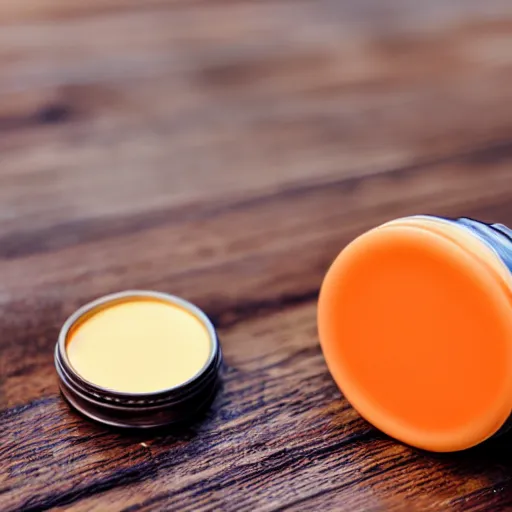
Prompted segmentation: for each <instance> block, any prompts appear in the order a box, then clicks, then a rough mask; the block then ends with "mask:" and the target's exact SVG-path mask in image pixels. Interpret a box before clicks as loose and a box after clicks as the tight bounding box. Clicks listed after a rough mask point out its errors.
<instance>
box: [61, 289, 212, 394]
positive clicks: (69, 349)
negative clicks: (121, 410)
mask: <svg viewBox="0 0 512 512" xmlns="http://www.w3.org/2000/svg"><path fill="white" fill-rule="evenodd" d="M59 345H60V351H61V354H63V358H64V359H65V360H66V362H67V363H68V365H69V367H70V368H71V369H72V370H73V371H74V372H75V373H76V374H77V375H78V376H79V377H80V378H81V379H82V380H84V381H85V382H87V383H88V384H89V385H92V386H93V387H98V388H102V389H105V390H110V391H113V392H114V393H118V394H125V393H126V394H129V395H137V394H150V393H159V392H163V391H169V390H171V389H173V388H179V387H181V386H184V385H186V384H188V383H190V382H191V381H193V380H195V379H196V378H197V377H199V376H200V375H201V374H202V372H203V371H204V370H205V369H206V368H207V367H208V365H209V364H210V362H211V361H212V358H213V357H214V355H215V350H216V336H215V332H214V329H213V326H212V325H211V322H210V321H209V320H208V318H207V317H206V316H205V315H204V313H202V311H201V310H199V309H198V308H196V307H195V306H194V305H192V304H190V303H188V302H187V301H184V300H182V299H180V298H178V297H174V296H171V295H167V294H160V293H156V292H121V293H118V294H114V295H109V296H107V297H103V298H102V299H99V300H97V301H95V302H92V303H90V304H88V305H86V306H84V307H83V308H81V309H79V310H78V311H77V312H76V313H75V314H74V315H72V316H71V317H70V318H69V319H68V321H67V322H66V324H65V325H64V327H63V329H62V332H61V336H60V339H59Z"/></svg>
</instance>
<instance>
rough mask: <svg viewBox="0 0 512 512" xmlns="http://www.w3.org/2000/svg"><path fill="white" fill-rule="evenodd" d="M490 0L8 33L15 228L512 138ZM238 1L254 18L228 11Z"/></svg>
mask: <svg viewBox="0 0 512 512" xmlns="http://www.w3.org/2000/svg"><path fill="white" fill-rule="evenodd" d="M472 5H473V4H472ZM475 5H476V4H475ZM475 5H473V6H472V7H471V9H474V10H475V13H474V14H475V16H476V14H478V13H479V12H480V9H483V10H484V11H485V10H486V9H489V10H490V12H489V13H488V15H486V16H484V15H482V16H481V17H479V18H475V20H474V21H473V18H472V17H471V12H472V11H471V9H470V11H466V10H465V9H466V7H464V8H462V7H460V8H458V9H455V11H454V12H451V11H450V10H449V9H448V12H446V13H445V9H444V8H443V7H442V5H441V4H440V3H436V4H435V5H433V6H430V7H428V8H426V9H425V10H426V11H427V12H423V10H421V11H420V14H422V15H420V14H416V15H415V14H414V10H415V9H416V8H417V6H416V2H415V3H414V8H413V4H412V3H409V2H404V13H403V14H397V15H398V16H399V18H397V21H396V23H390V21H389V17H387V16H377V13H378V12H380V11H379V9H378V7H377V6H376V5H374V4H370V5H369V7H368V8H369V9H370V13H366V14H365V16H368V18H364V16H363V13H362V12H359V10H358V9H355V11H356V12H355V13H352V10H353V8H351V7H350V6H348V5H347V6H346V7H344V8H343V7H336V6H335V5H333V3H332V2H328V1H321V2H318V3H315V4H314V5H313V4H311V3H310V2H290V3H287V2H277V3H276V2H269V3H266V2H262V3H261V5H260V4H259V3H256V4H255V3H250V2H248V3H243V2H242V3H239V4H235V5H233V6H228V5H224V6H222V5H220V6H219V5H212V6H210V7H208V6H203V5H201V6H200V7H199V6H198V7H197V8H190V9H187V8H185V7H183V6H182V7H181V8H180V9H181V10H180V9H179V10H178V11H179V12H178V13H176V12H175V11H174V10H173V9H171V10H169V11H167V10H166V9H163V10H162V9H160V10H159V9H156V10H152V9H149V8H148V10H147V11H145V12H144V14H143V15H140V14H138V13H131V12H129V11H128V12H125V11H120V12H119V13H117V12H116V13H115V14H110V15H105V16H99V17H92V18H87V17H85V18H81V17H78V18H77V19H76V20H74V21H69V23H64V22H62V21H57V22H54V23H51V22H49V23H48V24H27V25H23V27H21V28H20V26H18V25H16V26H13V27H12V28H7V29H5V30H2V31H1V32H0V71H1V72H0V131H1V132H2V137H0V150H1V151H2V158H3V170H2V186H1V187H0V232H1V233H12V232H19V231H20V230H22V231H24V230H27V229H30V228H32V229H45V228H47V227H48V226H51V225H53V224H56V223H59V222H63V221H66V220H79V219H98V218H105V217H110V216H114V217H115V216H119V215H123V214H130V213H134V212H150V211H155V210H159V209H162V208H168V207H170V206H179V205H185V204H190V203H194V202H200V201H203V200H205V199H212V198H217V199H219V200H220V199H221V198H223V199H226V200H230V199H231V200H232V199H235V198H242V197H244V198H246V197H248V196H250V195H255V196H258V195H261V194H264V193H268V192H272V191H276V190H279V189H282V188H284V187H288V186H290V185H294V184H297V183H302V182H307V181H308V180H311V179H313V180H322V179H324V178H325V177H330V178H333V179H339V178H340V177H342V176H347V177H349V176H362V175H365V174H373V173H375V172H378V171H379V170H381V169H388V168H393V167H401V166H406V165H411V164H415V163H419V162H424V161H425V160H431V159H433V158H439V157H443V156H447V155H450V154H453V153H458V152H461V151H466V150H468V149H470V148H474V147H475V146H482V145H486V144H488V143H489V142H491V143H496V142H499V141H507V140H509V138H510V134H511V133H512V124H511V121H510V119H512V101H511V100H512V91H511V90H510V87H508V84H509V83H510V78H511V72H512V66H511V59H512V57H511V56H510V54H509V53H507V52H504V51H501V50H500V48H501V47H502V45H503V44H504V43H506V42H507V41H509V39H510V34H511V27H512V24H510V23H509V22H508V21H509V20H510V16H509V13H508V11H507V9H504V8H503V7H502V6H501V4H500V3H499V2H497V3H496V4H494V3H492V2H491V4H489V5H488V4H487V3H486V4H485V5H486V6H487V5H488V7H485V8H484V7H482V8H480V7H476V6H475ZM228 9H229V10H231V9H234V11H233V13H231V15H232V16H235V15H236V17H237V20H238V23H239V24H240V26H239V25H237V26H231V25H229V26H228V27H226V23H225V22H222V20H224V19H225V15H226V10H228ZM275 9H279V12H282V16H276V14H275V12H276V11H275ZM500 9H502V10H500ZM374 10H375V12H374ZM495 11H499V12H500V13H501V14H502V17H501V18H499V19H497V18H496V16H492V15H491V14H492V12H495ZM400 12H402V11H401V10H400ZM428 13H430V14H428ZM445 14H446V19H445V20H444V21H442V22H441V21H440V19H439V18H441V17H443V15H445ZM402 16H403V24H401V23H400V20H401V19H402ZM365 19H366V23H365V22H364V20H365ZM507 20H508V21H507ZM434 22H436V23H434ZM356 29H357V30H356ZM92 33H94V34H95V37H91V36H90V35H91V34H92ZM262 33H264V34H265V38H264V39H263V40H262V38H261V34H262ZM133 34H137V37H134V36H133ZM447 49H449V51H448V50H447ZM441 54H442V58H440V57H439V56H440V55H441ZM488 91H492V94H488V93H487V92H488ZM57 183H58V186H56V184H57ZM22 192H23V193H22Z"/></svg>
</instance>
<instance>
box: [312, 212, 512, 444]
mask: <svg viewBox="0 0 512 512" xmlns="http://www.w3.org/2000/svg"><path fill="white" fill-rule="evenodd" d="M511 234H512V232H511V231H510V230H508V228H506V227H505V226H502V225H497V224H495V225H488V224H484V223H480V222H478V221H473V220H470V219H457V220H450V219H444V218H439V217H429V216H418V217H407V218H403V219H398V220H395V221H392V222H389V223H387V224H384V225H382V226H379V227H377V228H375V229H373V230H371V231H369V232H367V233H365V234H363V235H362V236H360V237H359V238H357V239H356V240H354V241H353V242H352V243H351V244H349V245H348V246H347V247H346V248H345V249H344V250H343V251H342V252H341V253H340V254H339V256H338V257H337V258H336V260H335V261H334V263H333V264H332V266H331V268H330V269H329V271H328V273H327V275H326V277H325V280H324V282H323V285H322V289H321V293H320V298H319V305H318V328H319V336H320V343H321V346H322V350H323V353H324V356H325V359H326V362H327V365H328V367H329V370H330V372H331V374H332V376H333V378H334V380H335V381H336V383H337V385H338V386H339V388H340V389H341V391H342V392H343V394H344V395H345V396H346V398H347V399H348V400H349V402H350V403H351V404H352V405H353V407H354V408H355V409H356V410H357V411H358V412H359V413H360V414H361V415H362V416H363V417H364V418H365V419H366V420H368V421H369V422H370V423H372V424H373V425H375V426H376V427H377V428H379V429H380V430H382V431H383V432H385V433H387V434H388V435H390V436H391V437H394V438H396V439H398V440H400V441H403V442H405V443H407V444H410V445H412V446H416V447H418V448H422V449H426V450H431V451H437V452H448V451H457V450H463V449H466V448H470V447H473V446H475V445H477V444H479V443H481V442H482V441H484V440H486V439H488V438H490V437H492V436H493V435H495V434H497V433H499V432H501V431H503V430H504V429H505V428H506V424H507V420H508V418H509V417H510V415H511V411H512V238H511Z"/></svg>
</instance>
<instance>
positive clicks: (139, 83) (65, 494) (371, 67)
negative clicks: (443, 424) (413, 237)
mask: <svg viewBox="0 0 512 512" xmlns="http://www.w3.org/2000/svg"><path fill="white" fill-rule="evenodd" d="M0 24H1V28H0V364H1V366H0V375H1V382H0V393H1V399H0V405H1V414H0V433H1V436H0V509H1V510H3V511H12V510H23V511H26V512H28V511H35V510H48V509H53V508H55V509H56V510H73V511H92V510H96V511H100V512H106V511H115V510H124V511H131V512H133V511H142V510H144V511H146V510H190V511H199V510H233V511H245V510H250V511H253V510H258V511H259V510H265V511H271V510H284V509H286V510H305V511H316V510H319V511H326V510H337V511H339V510H347V511H357V510H432V511H441V510H443V511H444V510H464V511H467V510H487V509H488V510H492V511H496V510H500V509H510V507H512V487H511V477H512V462H511V461H512V449H511V448H510V440H509V441H506V440H505V441H502V442H501V443H496V444H493V445H489V446H486V447H484V448H481V449H477V450H474V451H470V452H467V453H463V454H458V455H445V456H436V455H430V454H426V453H421V452H419V451H417V450H414V449H411V448H408V447H406V446H402V445H400V444H398V443H396V442H394V441H392V440H390V439H388V438H386V437H385V436H384V435H382V434H380V433H379V432H377V431H376V430H374V429H373V428H371V427H370V426H369V425H368V424H366V423H365V422H364V421H363V420H362V419H361V418H360V417H359V416H358V415H357V414H356V412H355V411H354V410H352V409H351V408H350V407H349V405H348V404H347V402H346V401H345V400H344V399H343V397H342V396H341V395H340V393H339V391H338V390H337V388H336V387H335V385H334V384H333V382H332V380H331V378H330V376H329V374H328V372H327V369H326V366H325V364H324V361H323V358H322V355H321V352H320V349H319V345H318V340H317V334H316V325H315V308H316V297H317V292H318V289H319V285H320V283H321V280H322V277H323V275H324V273H325V271H326V269H327V268H328V266H329V264H330V262H331V261H332V259H333V258H334V256H335V255H336V254H337V253H338V251H339V250H340V249H341V248H342V247H343V246H344V245H345V244H346V243H347V242H348V241H349V240H351V239H352V238H353V237H354V236H356V235H358V234H359V233H361V232H362V231H363V230H365V229H367V228H370V227H372V226H374V225H376V224H378V223H381V222H383V221H385V220H388V219H391V218H393V217H397V216H401V215H407V214H412V213H436V214H441V215H451V216H457V215H471V216H476V217H478V218H481V219H482V220H494V221H500V222H503V223H509V224H512V87H511V84H512V44H511V43H512V39H511V38H512V4H511V3H510V2H508V1H499V0H488V1H487V2H482V1H480V0H479V1H474V0H465V1H457V2H446V1H444V0H429V1H428V2H417V1H415V0H398V1H389V2H382V1H379V0H357V1H356V0H352V1H350V2H348V1H347V2H342V1H336V0H315V1H312V0H311V1H307V0H294V1H291V0H259V1H250V0H232V1H228V0H196V1H194V0H189V1H184V0H168V1H165V0H145V1H144V2H140V1H135V0H123V1H121V0H87V1H81V2H73V1H69V0H17V1H14V0H13V1H12V2H4V3H2V5H1V6H0ZM129 288H142V289H156V290H161V291H165V292H171V293H174V294H178V295H182V296H184V297H185V298H187V299H189V300H191V301H194V302H196V303H197V304H198V305H199V306H200V307H202V308H203V309H204V310H205V311H206V312H207V313H208V314H209V315H210V316H211V318H212V319H213V320H214V322H215V324H216V325H217V327H218V329H219V333H220V336H221V340H222V346H223V349H224V353H225V360H226V370H225V372H224V377H223V381H224V385H223V389H222V390H221V392H220V394H219V395H218V397H217V399H216V401H215V403H214V405H213V408H212V409H211V411H210V412H209V413H208V415H207V417H206V418H205V419H204V420H203V421H201V422H198V423H197V424H195V425H193V426H192V427H190V428H186V429H182V430H181V431H171V430H169V431H168V432H160V433H158V434H150V433H144V434H140V435H135V434H126V433H122V432H117V431H110V430H108V429H106V428H103V427H102V426H99V425H96V424H94V423H92V422H89V421H87V420H85V419H84V418H82V417H81V416H79V415H78V414H76V413H74V412H72V411H71V410H70V409H69V408H68V407H67V406H66V404H65V403H64V402H63V400H62V399H61V398H60V396H59V392H58V387H57V381H56V376H55V371H54V366H53V347H54V344H55V341H56V337H57V334H58V331H59V328H60V326H61V324H62V323H63V321H64V320H65V318H66V316H67V315H68V314H70V313H71V312H72V311H73V310H74V309H75V308H77V307H78V306H79V305H81V304H82V303H84V302H86V301H88V300H91V299H93V298H96V297H98V296H100V295H103V294H106V293H108V292H113V291H118V290H123V289H129Z"/></svg>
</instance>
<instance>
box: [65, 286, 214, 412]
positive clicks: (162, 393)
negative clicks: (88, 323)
mask: <svg viewBox="0 0 512 512" xmlns="http://www.w3.org/2000/svg"><path fill="white" fill-rule="evenodd" d="M137 298H146V299H157V300H160V301H162V302H167V303H169V304H172V305H175V306H178V307H180V308H182V309H184V310H186V311H188V312H189V313H191V314H193V315H194V316H195V317H196V318H198V319H199V320H200V321H201V323H202V324H203V325H204V326H205V328H206V330H207V331H208V335H209V338H210V344H211V349H210V354H209V356H208V359H207V360H206V362H205V364H204V365H203V367H202V368H201V369H200V370H199V371H198V372H197V373H196V374H195V375H193V376H192V377H191V378H190V379H188V380H187V381H186V382H183V383H181V384H178V385H175V386H171V387H169V388H165V389H161V390H158V391H154V392H150V393H135V392H134V393H131V392H130V393H129V392H122V391H116V390H113V389H109V388H105V387H102V386H98V385H97V384H95V383H93V382H90V381H88V380H87V379H84V378H83V377H82V376H80V375H79V374H78V373H77V372H76V371H75V370H74V368H73V367H72V365H71V363H70V361H69V359H68V356H67V350H66V341H67V337H68V334H69V332H70V330H71V328H72V327H73V326H74V325H75V324H76V323H77V322H78V321H79V320H80V319H82V317H84V316H85V315H88V314H90V313H92V312H93V311H94V310H100V309H102V306H105V305H107V304H111V303H116V302H125V301H126V300H128V299H137ZM219 352H220V348H219V341H218V338H217V334H216V332H215V328H214V326H213V324H212V323H211V321H210V319H209V318H208V317H207V316H206V315H205V313H203V311H201V310H200V309H199V308H198V307H197V306H195V305H194V304H192V303H191V302H188V301H187V300H185V299H182V298H181V297H176V296H175V295H170V294H167V293H161V292H154V291H147V290H126V291H122V292H118V293H112V294H109V295H105V296H103V297H100V298H99V299H96V300H94V301H92V302H89V303H87V304H85V305H84V306H82V307H80V308H79V309H77V310H76V311H75V312H74V313H73V314H72V315H71V316H70V317H69V318H68V319H67V320H66V321H65V322H64V325H63V326H62V329H61V331H60V333H59V339H58V341H57V346H56V351H55V356H56V357H55V359H56V361H55V363H56V367H57V372H58V373H59V376H60V377H61V380H63V379H62V377H63V376H62V370H64V372H65V373H67V374H68V376H69V377H71V378H72V379H73V380H75V381H77V383H79V385H80V386H83V387H85V388H89V390H91V391H95V392H96V393H98V395H97V396H98V397H100V396H103V397H109V398H110V399H111V400H112V398H113V399H114V401H117V400H115V399H116V398H119V399H121V400H122V401H124V400H129V401H130V402H131V401H132V400H133V401H139V400H140V402H141V403H148V402H153V401H159V400H158V398H159V397H161V398H162V400H164V401H165V397H168V396H169V395H172V394H174V393H175V392H179V391H180V390H182V389H185V388H187V387H190V386H191V385H192V384H193V383H194V382H196V381H198V380H199V381H200V380H201V377H202V376H203V375H204V374H206V373H208V370H209V369H210V368H211V366H212V363H213V362H214V360H215V359H216V358H218V356H219ZM59 366H60V368H59ZM96 393H93V394H96ZM123 399H124V400H123ZM152 399H153V400H152ZM155 399H156V400H155Z"/></svg>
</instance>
